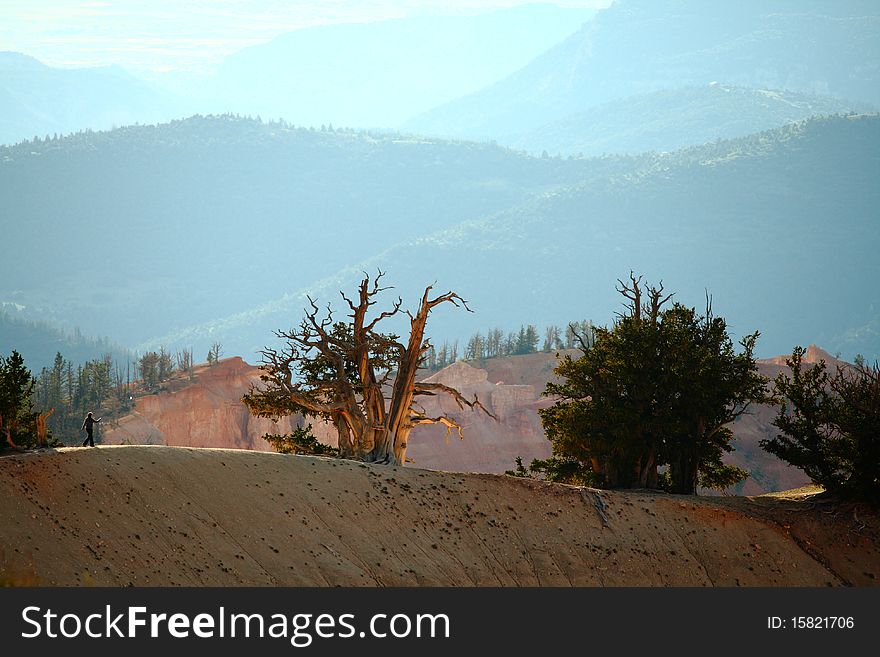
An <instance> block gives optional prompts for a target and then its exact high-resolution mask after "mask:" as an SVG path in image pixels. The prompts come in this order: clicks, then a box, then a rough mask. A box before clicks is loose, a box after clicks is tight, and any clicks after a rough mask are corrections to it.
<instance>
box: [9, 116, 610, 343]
mask: <svg viewBox="0 0 880 657" xmlns="http://www.w3.org/2000/svg"><path fill="white" fill-rule="evenodd" d="M624 166H625V164H624V162H623V161H620V162H617V161H608V162H598V161H597V162H589V161H585V160H553V159H547V160H542V159H539V158H531V157H527V156H525V155H524V154H522V153H515V152H513V151H510V150H507V149H503V148H500V147H498V146H492V145H488V144H465V143H455V142H448V141H444V140H437V139H425V138H414V137H405V136H400V135H395V134H379V133H375V134H368V133H356V132H350V131H329V130H326V131H320V130H306V129H295V128H292V127H290V126H288V125H286V124H281V123H274V124H267V123H262V122H259V121H255V120H248V119H238V118H235V117H231V116H223V117H193V118H191V119H188V120H186V121H177V122H172V123H170V124H164V125H161V126H140V127H128V128H123V129H118V130H115V131H111V132H101V133H92V134H85V133H84V134H80V135H74V136H70V137H66V138H63V139H57V140H55V139H53V140H49V141H42V140H41V141H39V142H27V143H23V144H21V145H19V146H16V147H0V200H2V203H3V205H4V209H5V212H7V213H8V216H9V217H14V218H15V220H14V221H10V222H9V223H8V225H4V239H6V240H8V241H9V243H10V244H16V245H17V248H16V249H15V250H14V251H10V252H9V253H7V254H6V255H5V257H4V258H3V259H0V302H3V301H8V302H15V303H18V304H20V305H22V306H26V307H27V308H28V312H30V313H34V314H32V316H38V317H41V318H43V319H46V320H49V321H53V322H54V323H57V324H62V325H68V326H80V327H81V328H82V330H83V331H84V332H87V333H95V334H101V335H109V336H111V337H112V338H113V339H116V340H119V341H121V342H125V343H127V344H132V343H139V342H143V341H145V340H148V339H150V338H153V337H155V336H156V335H160V334H163V333H166V332H168V331H169V329H170V328H172V327H175V326H177V327H183V326H188V325H192V324H195V323H201V322H206V321H212V320H214V319H216V318H217V317H218V316H223V315H226V314H228V313H229V312H231V311H234V310H236V309H246V308H251V307H253V305H254V304H258V303H261V302H263V301H266V300H269V299H273V298H275V297H277V296H279V295H281V294H284V293H285V292H287V291H288V290H291V289H298V288H299V287H301V286H306V285H310V284H311V283H312V282H313V281H315V280H317V279H320V278H323V277H325V276H331V275H334V273H335V272H336V271H338V270H339V269H340V268H342V267H344V266H346V265H349V264H351V263H353V262H357V261H359V260H360V259H362V258H364V257H366V256H368V255H372V254H374V253H377V252H381V251H382V250H384V249H386V248H388V247H390V246H392V245H394V244H396V243H398V242H400V241H405V240H410V239H415V238H417V237H419V236H421V235H425V234H429V233H431V232H434V231H436V230H437V229H438V228H440V227H444V226H451V225H454V224H456V223H458V222H460V221H464V220H467V219H476V218H478V217H480V216H483V215H485V214H491V213H493V212H497V211H499V210H502V209H504V208H507V207H509V206H510V205H512V204H515V203H518V202H520V201H522V200H524V199H525V198H527V197H528V196H529V195H531V194H533V193H536V192H543V191H547V190H549V189H554V188H556V187H559V186H562V185H569V184H572V183H574V182H577V181H579V180H582V179H584V178H585V177H587V176H588V172H590V171H595V170H601V171H609V170H622V168H623V167H624ZM47 240H49V243H50V244H52V245H56V246H57V248H55V249H54V250H53V256H52V257H51V258H46V259H43V261H42V262H41V265H40V268H39V269H37V268H34V267H33V266H32V264H33V257H34V254H38V253H43V252H44V251H45V249H46V248H47V247H46V244H47ZM230 263H234V264H233V265H232V266H230ZM71 272H75V276H71V275H70V274H71ZM221 290H222V292H220V291H221ZM145 309H149V310H148V312H145ZM274 328H278V327H274ZM208 344H210V342H209V343H208ZM190 346H195V345H190ZM250 346H254V344H253V343H252V344H251V345H250ZM205 350H207V345H205ZM199 351H202V349H201V348H200V349H199ZM240 353H250V350H248V351H245V350H240Z"/></svg>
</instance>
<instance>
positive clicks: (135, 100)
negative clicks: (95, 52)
mask: <svg viewBox="0 0 880 657" xmlns="http://www.w3.org/2000/svg"><path fill="white" fill-rule="evenodd" d="M177 111H178V108H177V105H176V100H175V99H174V98H173V97H172V96H171V95H169V94H168V93H166V92H163V91H162V90H160V89H158V88H157V87H155V86H153V85H151V84H149V83H147V82H144V81H143V80H140V79H138V78H136V77H135V76H133V75H131V74H130V73H128V72H126V71H125V70H124V69H122V68H120V67H118V66H107V67H100V68H80V69H59V68H52V67H49V66H46V65H45V64H42V63H40V62H39V61H37V60H36V59H34V58H33V57H28V56H27V55H23V54H21V53H15V52H0V144H12V143H16V142H18V141H22V140H24V139H33V138H34V137H39V138H41V139H42V138H44V137H46V136H47V135H48V136H54V135H64V134H69V133H73V132H78V131H80V130H88V129H95V130H97V129H109V128H112V127H116V126H122V125H129V124H133V123H150V122H155V121H158V120H168V119H169V118H172V117H173V116H174V115H175V114H176V113H177Z"/></svg>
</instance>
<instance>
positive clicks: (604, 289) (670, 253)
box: [156, 116, 880, 358]
mask: <svg viewBox="0 0 880 657" xmlns="http://www.w3.org/2000/svg"><path fill="white" fill-rule="evenodd" d="M551 161H552V160H551ZM629 163H630V169H629V171H627V172H620V173H614V174H609V175H607V176H605V177H596V178H593V179H591V180H589V181H586V182H583V183H580V184H578V185H573V186H570V187H568V188H565V189H557V190H553V191H550V192H547V193H545V194H542V195H538V196H536V197H534V198H532V199H529V200H528V201H526V202H523V203H521V204H519V205H517V206H515V207H513V208H510V209H508V210H505V211H503V212H498V213H495V214H493V215H489V216H486V217H483V218H480V219H477V220H471V221H466V222H462V223H461V224H459V225H458V226H456V227H454V228H449V229H445V230H440V231H437V232H434V233H432V234H430V235H427V236H425V237H422V238H419V239H417V240H412V241H409V242H403V243H401V244H399V245H397V246H395V247H394V248H391V249H389V250H387V251H385V252H383V253H382V254H380V255H377V256H375V257H373V258H370V259H366V260H363V261H361V262H360V263H359V264H356V265H353V266H351V267H350V268H348V269H345V270H341V271H340V272H339V273H338V274H337V275H336V276H333V277H330V278H328V279H326V280H325V281H322V282H319V283H317V284H312V285H310V286H303V287H301V288H299V290H298V292H297V291H296V289H295V288H294V289H293V290H292V292H294V293H292V294H289V295H287V296H285V297H282V298H278V299H276V300H275V301H274V302H272V303H267V304H263V305H261V306H259V307H257V308H254V309H253V310H251V311H248V312H245V313H240V314H237V315H231V316H228V317H226V318H225V319H223V320H220V321H217V322H211V323H207V324H204V325H201V326H196V327H192V328H191V329H188V330H186V331H183V332H180V333H177V334H174V335H167V336H164V337H163V338H161V339H160V341H159V342H157V343H156V344H161V343H163V342H164V343H169V344H175V343H180V344H189V343H193V342H198V341H199V340H202V341H203V340H206V339H208V337H209V336H211V335H218V334H221V335H225V336H229V339H233V336H234V339H235V340H236V341H237V342H236V344H241V345H242V346H245V347H246V346H247V345H249V344H250V345H253V344H257V345H260V344H265V343H266V342H267V341H268V338H269V337H270V327H275V326H288V325H290V324H291V323H292V322H293V321H296V319H297V318H299V317H301V315H302V312H301V309H302V307H303V305H304V303H305V298H304V297H303V296H300V295H301V294H305V293H306V292H308V293H310V294H312V295H318V297H319V298H320V299H321V300H322V301H334V302H335V300H336V299H337V298H338V290H340V289H347V288H350V287H351V285H352V282H353V281H356V280H358V277H359V276H360V275H361V274H360V272H361V271H362V270H364V269H370V268H374V267H377V266H381V267H382V268H383V269H386V270H387V271H388V280H389V281H393V282H394V284H395V285H396V286H397V289H396V290H395V291H394V294H395V295H396V294H398V293H400V294H403V296H404V299H411V300H413V301H412V303H415V301H414V300H415V298H416V294H417V293H418V292H419V289H418V288H419V286H421V285H424V284H425V283H430V282H431V281H433V280H435V279H436V280H439V281H440V284H441V285H442V287H443V288H444V289H447V288H451V289H455V290H457V291H458V292H460V293H461V294H463V295H464V296H465V298H467V299H468V300H469V301H470V304H471V307H472V308H474V309H475V310H476V311H477V312H476V313H475V314H473V315H471V314H468V313H464V312H452V311H444V312H443V313H438V314H437V316H436V317H433V316H432V320H431V324H432V332H433V334H434V335H441V336H446V337H453V336H456V335H458V336H461V337H462V338H465V337H466V336H468V335H470V334H472V333H473V332H474V330H476V329H478V328H482V327H484V326H485V325H487V324H500V325H502V326H516V325H518V324H519V323H521V322H522V321H523V319H524V318H525V319H531V318H536V317H539V318H541V320H542V322H543V323H548V324H549V323H556V324H563V323H564V322H566V321H567V320H569V319H570V318H571V317H572V316H581V317H587V318H590V319H592V320H593V321H594V322H595V323H597V324H605V323H607V322H610V321H611V319H612V317H613V314H614V312H616V311H617V310H618V309H619V295H617V293H616V292H615V290H614V285H615V279H616V278H617V277H622V276H626V274H627V272H628V271H629V270H630V269H634V270H636V271H637V272H641V273H644V274H645V275H647V276H648V277H649V278H650V279H651V280H655V281H656V280H659V279H663V281H664V283H665V284H666V286H667V288H668V289H669V290H671V291H674V292H676V298H677V299H678V300H681V301H682V302H683V303H687V304H689V305H696V306H701V305H702V304H703V300H704V298H705V295H706V293H707V292H708V293H709V294H710V295H712V297H713V303H714V307H715V310H716V311H717V312H718V313H720V314H721V315H723V316H724V317H726V318H727V319H728V321H729V322H730V324H731V327H732V330H733V331H734V333H738V334H744V333H748V332H751V331H753V330H760V331H761V333H762V337H761V339H760V340H759V342H758V355H759V356H772V355H775V354H777V353H787V352H789V351H790V350H791V348H792V346H793V345H794V344H797V343H800V344H810V343H811V342H820V343H821V344H823V345H828V348H829V351H831V352H832V353H834V352H835V351H837V350H840V351H842V356H843V357H845V358H851V357H852V356H853V355H854V354H856V353H862V354H863V355H865V356H867V357H869V358H876V357H877V356H878V355H880V339H878V338H880V335H878V332H877V330H876V326H877V314H878V310H877V308H878V306H880V303H878V297H877V291H876V289H875V286H874V281H875V280H877V279H878V278H880V261H878V259H877V257H876V254H877V253H878V252H880V232H878V230H877V225H878V221H880V219H878V208H880V191H878V188H877V185H876V180H878V178H880V118H878V117H876V116H867V117H851V118H829V119H821V120H814V121H808V122H803V123H798V124H795V125H792V126H789V127H787V128H781V129H777V130H772V131H768V132H765V133H761V134H758V135H753V136H750V137H747V138H742V139H737V140H731V141H726V142H719V143H716V144H710V145H706V146H701V147H695V148H691V149H686V150H684V151H680V152H676V153H671V154H668V155H665V156H664V155H650V156H643V157H641V158H633V159H631V160H629ZM389 303H390V299H389ZM872 326H873V327H875V328H874V329H873V330H872V329H871V327H872ZM261 327H262V328H261ZM260 331H262V336H263V337H262V338H261V337H260V335H261V333H260Z"/></svg>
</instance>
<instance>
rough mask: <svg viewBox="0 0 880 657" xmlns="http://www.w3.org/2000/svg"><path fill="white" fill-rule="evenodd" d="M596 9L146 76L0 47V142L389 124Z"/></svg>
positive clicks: (392, 24)
mask: <svg viewBox="0 0 880 657" xmlns="http://www.w3.org/2000/svg"><path fill="white" fill-rule="evenodd" d="M593 14H594V11H593V10H590V9H583V8H564V7H558V6H555V5H551V4H529V5H521V6H517V7H512V8H505V9H494V10H491V11H482V12H480V13H477V14H472V15H417V16H412V17H408V18H401V19H396V20H386V21H379V22H373V23H360V24H358V23H352V24H344V23H343V24H334V25H325V26H321V27H314V28H305V29H299V30H294V31H292V32H288V33H286V34H282V35H281V36H279V37H277V38H275V39H273V40H272V41H270V42H268V43H265V44H261V45H257V46H251V47H249V48H245V49H244V50H241V51H239V52H237V53H234V54H233V55H231V56H229V57H228V58H227V59H226V60H225V61H224V62H223V64H222V65H221V66H220V67H219V69H218V70H217V71H214V72H205V73H203V74H192V73H187V74H184V73H174V72H171V73H167V74H153V75H152V76H150V81H145V80H144V79H141V78H140V77H138V76H137V75H134V74H132V73H130V72H128V71H126V70H124V69H122V68H121V67H119V66H107V67H98V68H56V67H50V66H47V65H45V64H42V63H40V62H39V61H37V60H36V59H34V58H33V57H29V56H27V55H25V54H21V53H15V52H0V144H13V143H17V142H19V141H22V140H25V139H33V138H34V137H35V136H38V137H40V138H43V137H45V136H46V135H49V136H54V135H56V134H58V135H65V134H71V133H75V132H79V131H81V130H89V129H91V130H105V129H109V128H112V127H117V126H128V125H133V124H136V123H161V122H167V121H171V120H175V119H181V118H183V117H185V116H190V115H192V114H212V113H213V114H221V113H240V114H244V115H248V116H262V117H263V118H266V119H278V118H284V119H286V120H288V121H291V122H293V123H296V124H297V125H305V126H313V127H319V126H321V125H329V124H335V125H336V126H337V127H340V126H354V127H359V128H375V127H380V128H386V129H389V128H394V127H395V126H396V125H397V124H399V123H400V122H401V121H403V120H404V119H405V118H407V117H409V116H411V115H413V114H415V113H418V112H421V111H425V110H427V109H430V108H431V107H433V106H435V105H437V104H439V103H442V102H446V101H449V100H452V99H454V98H456V97H458V96H460V95H462V94H464V93H469V92H472V91H477V90H479V89H481V88H482V87H484V86H485V85H487V84H490V83H492V82H495V81H496V80H499V79H501V78H503V77H504V76H506V75H508V74H509V73H511V72H513V71H514V70H516V69H517V68H518V67H520V66H523V65H525V64H527V63H528V62H529V61H530V60H531V59H532V58H533V57H535V56H537V55H538V54H540V53H541V52H543V51H544V50H546V49H547V48H549V47H550V46H552V45H553V44H555V43H557V42H558V41H560V40H562V39H563V38H565V37H566V36H568V35H570V34H571V33H573V32H574V31H576V30H577V29H578V27H579V26H580V25H581V24H582V23H583V22H584V21H586V20H587V19H589V18H590V17H591V16H592V15H593Z"/></svg>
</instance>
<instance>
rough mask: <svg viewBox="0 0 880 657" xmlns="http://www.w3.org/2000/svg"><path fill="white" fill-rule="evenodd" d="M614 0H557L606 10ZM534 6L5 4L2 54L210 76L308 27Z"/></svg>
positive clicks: (67, 0) (80, 0) (115, 0)
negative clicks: (233, 59)
mask: <svg viewBox="0 0 880 657" xmlns="http://www.w3.org/2000/svg"><path fill="white" fill-rule="evenodd" d="M611 2H612V0H554V1H553V3H552V4H556V5H559V6H567V7H589V8H594V9H601V8H603V7H606V6H608V5H610V4H611ZM522 4H528V2H527V1H526V0H319V1H316V0H185V1H184V0H0V51H4V50H12V51H16V52H22V53H25V54H27V55H30V56H32V57H36V58H37V59H39V60H40V61H42V62H43V63H45V64H49V65H51V66H59V67H80V66H104V65H109V64H119V65H121V66H124V67H125V68H127V69H129V70H131V71H137V72H155V73H159V72H166V71H175V70H176V71H194V72H195V71H199V72H200V71H206V70H210V69H211V67H213V66H215V65H216V64H218V63H219V62H220V61H221V60H222V59H223V58H224V57H226V56H227V55H230V54H232V53H234V52H236V51H238V50H241V49H242V48H245V47H247V46H251V45H255V44H258V43H265V42H266V41H269V40H271V39H272V38H274V37H275V36H278V35H279V34H282V33H284V32H289V31H292V30H295V29H298V28H302V27H312V26H316V25H324V24H331V23H361V22H372V21H378V20H386V19H391V18H400V17H403V16H411V15H417V14H425V13H468V12H470V13H476V12H480V11H488V10H492V9H496V8H501V7H511V6H516V5H522Z"/></svg>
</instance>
